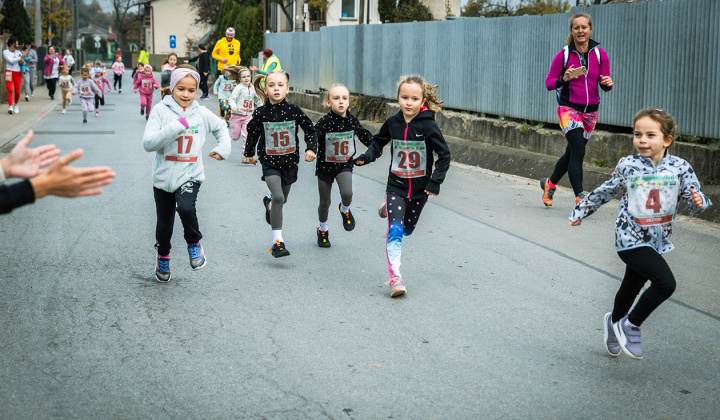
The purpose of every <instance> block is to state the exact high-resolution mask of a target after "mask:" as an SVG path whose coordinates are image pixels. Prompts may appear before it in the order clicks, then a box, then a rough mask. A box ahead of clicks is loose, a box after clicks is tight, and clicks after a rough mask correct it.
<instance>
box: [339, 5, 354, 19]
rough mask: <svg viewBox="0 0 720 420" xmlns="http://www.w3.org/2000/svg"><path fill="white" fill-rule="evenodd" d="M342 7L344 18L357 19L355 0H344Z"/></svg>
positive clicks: (341, 11)
mask: <svg viewBox="0 0 720 420" xmlns="http://www.w3.org/2000/svg"><path fill="white" fill-rule="evenodd" d="M340 7H341V9H340V13H341V14H340V17H341V18H342V19H355V0H342V4H341V6H340Z"/></svg>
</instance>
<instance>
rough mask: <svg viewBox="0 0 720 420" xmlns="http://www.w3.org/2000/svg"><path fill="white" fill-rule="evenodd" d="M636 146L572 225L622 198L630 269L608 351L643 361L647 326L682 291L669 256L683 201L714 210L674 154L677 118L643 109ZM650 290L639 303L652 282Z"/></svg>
mask: <svg viewBox="0 0 720 420" xmlns="http://www.w3.org/2000/svg"><path fill="white" fill-rule="evenodd" d="M633 124H634V127H635V128H634V134H633V146H634V147H635V150H636V151H637V154H635V155H631V156H627V157H624V158H622V159H620V161H619V162H618V164H617V167H616V168H615V172H613V174H612V177H611V178H610V179H609V180H608V181H606V182H605V183H603V184H602V185H601V186H599V187H598V188H597V189H595V190H594V191H593V192H591V193H590V194H588V195H587V196H586V197H585V198H583V199H582V200H581V201H580V203H578V204H577V205H576V206H575V209H574V210H573V212H572V214H571V215H570V225H572V226H579V225H580V223H581V222H582V219H583V218H585V217H587V216H589V215H591V214H593V213H594V212H595V211H596V210H597V209H598V208H599V207H600V206H601V205H603V204H605V203H607V202H608V201H610V200H612V199H613V198H614V197H615V196H616V195H617V194H619V193H620V192H622V194H623V195H622V199H621V200H620V207H619V208H618V213H617V219H616V222H615V249H616V250H617V253H618V256H619V257H620V259H621V260H623V262H624V263H625V264H626V268H625V277H624V278H623V281H622V284H621V285H620V289H619V290H618V292H617V294H616V295H615V305H614V307H613V311H612V312H608V313H607V314H605V319H604V321H603V329H604V345H605V350H606V351H607V352H608V354H610V355H611V356H617V355H619V354H620V352H621V351H622V352H623V353H625V354H627V355H628V356H630V357H631V358H633V359H637V360H640V359H642V358H643V351H642V347H641V345H640V325H641V324H642V323H643V321H645V319H646V318H647V317H648V316H649V315H650V314H651V313H652V312H653V311H654V310H655V309H656V308H657V307H658V306H660V304H661V303H662V302H664V301H665V300H666V299H667V298H669V297H670V296H671V295H672V294H673V292H674V291H675V277H674V276H673V273H672V271H671V270H670V267H668V265H667V263H666V262H665V259H664V258H663V257H662V254H664V253H666V252H670V251H672V250H673V248H674V246H673V244H672V243H671V242H670V240H669V238H670V235H671V234H672V229H673V222H674V219H675V213H676V212H677V205H678V203H679V202H680V201H682V202H684V203H685V206H686V207H687V208H688V209H689V210H690V212H692V213H693V214H699V213H701V212H703V211H704V210H706V209H707V208H708V207H710V206H711V205H712V202H710V199H709V198H708V197H707V196H705V195H704V194H703V193H702V191H701V190H700V183H699V182H698V179H697V176H696V175H695V171H693V169H692V167H690V164H689V163H688V162H687V161H685V160H684V159H681V158H679V157H677V156H672V155H671V154H670V152H669V151H668V150H667V148H668V147H669V146H670V145H671V144H672V142H673V138H674V137H675V133H676V130H677V127H676V126H675V121H674V120H673V117H672V116H671V115H670V114H668V113H667V112H665V111H663V110H660V109H651V108H648V109H644V110H642V111H640V112H638V113H637V114H635V118H633ZM648 280H649V281H650V283H651V285H650V287H649V288H648V289H647V290H646V291H645V292H644V293H643V294H642V295H640V298H639V299H638V302H637V304H636V305H635V307H633V308H632V310H631V309H630V308H631V307H632V304H633V302H634V301H635V298H636V297H637V296H638V295H639V294H640V291H641V290H642V288H643V286H644V285H645V282H647V281H648Z"/></svg>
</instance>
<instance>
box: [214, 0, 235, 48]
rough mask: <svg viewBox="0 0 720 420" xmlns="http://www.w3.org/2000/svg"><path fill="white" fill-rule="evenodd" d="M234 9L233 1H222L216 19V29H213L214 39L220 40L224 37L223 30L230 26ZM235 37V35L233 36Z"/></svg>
mask: <svg viewBox="0 0 720 420" xmlns="http://www.w3.org/2000/svg"><path fill="white" fill-rule="evenodd" d="M234 9H235V2H234V1H233V0H224V1H223V2H222V5H221V6H220V13H219V15H218V18H217V28H216V29H215V39H220V38H223V37H224V36H225V29H227V28H228V27H229V26H232V23H233V21H232V14H233V10H234ZM235 35H237V33H236V34H235Z"/></svg>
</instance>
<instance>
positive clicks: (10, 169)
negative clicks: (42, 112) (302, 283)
mask: <svg viewBox="0 0 720 420" xmlns="http://www.w3.org/2000/svg"><path fill="white" fill-rule="evenodd" d="M32 138H33V131H32V130H30V131H29V132H28V133H27V134H26V135H25V137H23V138H22V140H20V141H19V142H18V144H16V145H15V147H13V149H12V151H11V152H10V154H9V155H7V156H5V157H4V158H2V160H1V162H2V168H3V170H4V171H5V177H6V178H10V177H14V178H32V177H35V176H37V175H39V174H41V173H43V172H44V169H43V168H44V167H46V166H48V165H51V164H53V163H55V161H57V160H58V156H60V150H59V149H58V148H57V147H55V145H54V144H49V145H46V146H39V147H34V148H32V149H30V148H28V145H29V144H30V141H31V140H32Z"/></svg>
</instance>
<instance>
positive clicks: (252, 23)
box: [235, 1, 264, 66]
mask: <svg viewBox="0 0 720 420" xmlns="http://www.w3.org/2000/svg"><path fill="white" fill-rule="evenodd" d="M238 11H239V13H238V18H237V20H236V21H235V22H236V23H235V28H236V30H237V31H238V32H237V34H236V36H237V37H238V38H239V39H240V40H241V41H240V43H241V44H240V58H241V59H242V61H241V63H242V64H243V65H244V66H249V65H250V63H251V61H250V60H251V59H252V58H253V57H257V56H258V53H259V52H260V51H262V49H263V37H264V34H263V5H262V3H260V2H257V3H254V2H250V1H249V2H246V3H245V4H243V5H242V6H240V7H239V8H238Z"/></svg>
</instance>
